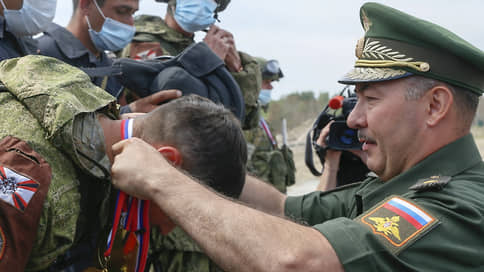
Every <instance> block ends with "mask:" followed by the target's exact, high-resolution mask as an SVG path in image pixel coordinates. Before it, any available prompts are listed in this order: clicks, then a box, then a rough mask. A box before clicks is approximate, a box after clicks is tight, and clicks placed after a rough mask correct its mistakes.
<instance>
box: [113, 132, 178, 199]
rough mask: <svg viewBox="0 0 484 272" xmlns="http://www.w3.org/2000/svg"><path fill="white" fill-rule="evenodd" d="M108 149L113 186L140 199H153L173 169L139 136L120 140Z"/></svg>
mask: <svg viewBox="0 0 484 272" xmlns="http://www.w3.org/2000/svg"><path fill="white" fill-rule="evenodd" d="M112 151H113V155H114V162H113V165H112V167H111V174H112V182H113V184H114V186H116V187H118V188H119V189H121V190H122V191H124V192H126V193H127V194H129V195H132V196H135V197H138V198H141V199H153V198H154V197H155V195H156V193H157V192H158V190H160V189H162V187H163V184H162V183H163V178H169V174H170V170H174V168H173V167H172V166H171V165H170V164H169V163H168V162H167V161H166V160H165V158H164V157H163V156H162V155H161V154H160V153H159V152H158V150H156V149H155V148H154V147H153V146H151V145H149V144H148V143H146V142H144V141H143V140H141V139H139V138H130V139H127V140H123V141H120V142H118V143H116V144H114V145H113V146H112ZM160 187H161V188H160Z"/></svg>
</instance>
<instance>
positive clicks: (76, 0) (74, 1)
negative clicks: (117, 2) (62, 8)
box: [72, 0, 105, 11]
mask: <svg viewBox="0 0 484 272" xmlns="http://www.w3.org/2000/svg"><path fill="white" fill-rule="evenodd" d="M94 1H96V2H97V4H98V5H99V7H102V6H103V5H104V2H105V0H94ZM78 5H79V0H72V10H73V11H76V9H77V6H78Z"/></svg>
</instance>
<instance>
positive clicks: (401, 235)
mask: <svg viewBox="0 0 484 272" xmlns="http://www.w3.org/2000/svg"><path fill="white" fill-rule="evenodd" d="M355 220H358V221H360V222H361V223H362V224H363V225H365V226H367V227H368V228H370V229H371V230H372V232H373V233H374V234H375V235H376V236H377V237H378V238H379V240H380V241H381V242H383V244H384V245H385V246H386V247H388V248H389V249H390V251H391V252H392V253H394V254H398V253H399V252H400V251H401V250H403V249H404V248H405V247H407V246H408V245H410V244H412V243H413V242H414V241H416V240H418V239H419V238H421V237H422V236H423V235H424V234H426V233H427V232H428V231H430V230H431V229H432V228H433V227H434V226H436V225H437V223H438V222H439V220H438V219H437V218H435V217H433V216H432V215H430V214H429V213H428V212H426V211H425V210H424V209H422V208H420V207H419V206H417V204H415V203H413V202H410V201H409V200H408V199H404V198H401V197H397V196H391V197H389V198H387V199H385V200H384V201H382V202H380V203H379V204H377V205H376V206H375V207H373V208H372V209H370V210H368V211H367V212H366V213H364V214H362V215H360V216H359V217H357V218H356V219H355Z"/></svg>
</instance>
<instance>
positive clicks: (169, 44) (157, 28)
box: [133, 15, 195, 56]
mask: <svg viewBox="0 0 484 272" xmlns="http://www.w3.org/2000/svg"><path fill="white" fill-rule="evenodd" d="M134 26H135V27H136V34H135V36H134V38H133V41H135V42H159V43H160V45H161V48H162V49H163V55H168V56H176V55H178V54H180V53H181V52H182V51H183V50H184V49H185V48H187V47H188V46H189V45H190V44H192V43H194V42H195V41H194V40H193V36H192V37H187V36H185V35H183V34H182V33H180V32H178V31H176V30H174V29H172V28H170V27H169V26H168V25H167V24H166V23H165V21H164V20H163V19H161V18H160V17H158V16H153V15H139V16H136V18H135V20H134Z"/></svg>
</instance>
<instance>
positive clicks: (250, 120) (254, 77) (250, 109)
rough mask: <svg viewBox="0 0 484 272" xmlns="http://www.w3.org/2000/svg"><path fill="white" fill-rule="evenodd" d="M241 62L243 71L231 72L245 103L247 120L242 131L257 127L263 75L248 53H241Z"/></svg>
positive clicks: (245, 119)
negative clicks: (258, 100)
mask: <svg viewBox="0 0 484 272" xmlns="http://www.w3.org/2000/svg"><path fill="white" fill-rule="evenodd" d="M239 56H240V62H241V64H242V67H243V69H242V70H241V71H239V72H231V74H232V76H233V77H234V79H235V81H237V84H239V87H240V90H241V91H242V96H243V97H244V103H245V118H244V123H243V124H242V129H251V128H254V127H257V124H258V121H259V116H258V114H257V111H258V109H259V107H258V103H257V99H258V98H259V92H260V89H261V86H262V75H261V73H260V70H259V64H258V63H257V61H256V59H255V58H254V57H252V56H250V55H249V54H247V53H244V52H241V51H239Z"/></svg>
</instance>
